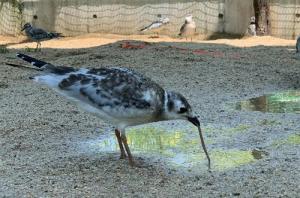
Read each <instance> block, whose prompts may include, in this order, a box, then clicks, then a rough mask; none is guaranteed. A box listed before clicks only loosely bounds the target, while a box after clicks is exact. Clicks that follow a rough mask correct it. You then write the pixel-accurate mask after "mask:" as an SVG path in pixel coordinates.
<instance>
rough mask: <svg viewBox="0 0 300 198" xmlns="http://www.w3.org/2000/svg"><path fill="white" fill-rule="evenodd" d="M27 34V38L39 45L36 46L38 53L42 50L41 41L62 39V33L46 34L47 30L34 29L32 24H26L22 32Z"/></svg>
mask: <svg viewBox="0 0 300 198" xmlns="http://www.w3.org/2000/svg"><path fill="white" fill-rule="evenodd" d="M24 30H25V33H26V36H27V37H28V38H29V39H31V40H32V41H35V42H36V43H37V45H36V51H37V50H38V49H39V47H40V48H41V46H42V44H41V41H45V40H50V39H53V38H58V37H61V36H62V35H61V33H56V32H46V31H45V30H43V29H41V28H35V27H32V25H31V24H30V23H25V25H24V26H23V28H22V30H21V31H24Z"/></svg>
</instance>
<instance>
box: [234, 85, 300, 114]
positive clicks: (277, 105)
mask: <svg viewBox="0 0 300 198" xmlns="http://www.w3.org/2000/svg"><path fill="white" fill-rule="evenodd" d="M235 107H236V109H238V110H250V111H262V112H271V113H300V91H299V90H298V91H297V90H294V91H285V92H279V93H274V94H268V95H264V96H260V97H257V98H251V99H249V100H246V101H241V102H238V103H237V104H236V106H235Z"/></svg>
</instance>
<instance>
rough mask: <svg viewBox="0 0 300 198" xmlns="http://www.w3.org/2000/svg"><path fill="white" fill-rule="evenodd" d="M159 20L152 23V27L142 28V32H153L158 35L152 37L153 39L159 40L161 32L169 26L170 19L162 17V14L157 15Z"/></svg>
mask: <svg viewBox="0 0 300 198" xmlns="http://www.w3.org/2000/svg"><path fill="white" fill-rule="evenodd" d="M157 17H158V20H156V21H154V22H152V23H151V24H150V25H148V26H146V27H144V28H142V29H141V30H140V31H141V32H145V31H149V30H150V31H153V32H155V33H156V36H152V37H151V38H159V32H160V31H161V30H162V29H163V27H164V26H165V25H167V24H168V23H169V22H170V19H169V18H168V17H162V16H161V15H160V14H159V15H157Z"/></svg>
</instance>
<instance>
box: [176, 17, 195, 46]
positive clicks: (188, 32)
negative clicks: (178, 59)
mask: <svg viewBox="0 0 300 198" xmlns="http://www.w3.org/2000/svg"><path fill="white" fill-rule="evenodd" d="M195 33H196V23H195V21H193V16H192V15H188V16H186V17H185V22H184V24H183V25H182V26H181V28H180V33H179V34H178V35H179V36H184V37H185V38H186V40H187V38H188V37H191V41H192V39H193V36H194V35H195Z"/></svg>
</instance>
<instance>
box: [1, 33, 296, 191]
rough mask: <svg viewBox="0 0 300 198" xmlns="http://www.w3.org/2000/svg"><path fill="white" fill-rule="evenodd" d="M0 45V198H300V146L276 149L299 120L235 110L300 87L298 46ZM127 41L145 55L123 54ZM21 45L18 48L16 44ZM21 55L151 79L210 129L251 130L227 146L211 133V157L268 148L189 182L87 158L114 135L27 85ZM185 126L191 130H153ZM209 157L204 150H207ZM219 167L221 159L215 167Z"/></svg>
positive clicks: (265, 41)
mask: <svg viewBox="0 0 300 198" xmlns="http://www.w3.org/2000/svg"><path fill="white" fill-rule="evenodd" d="M22 40H23V38H12V37H0V44H9V45H8V48H9V52H8V53H0V74H1V75H0V93H1V95H0V145H1V149H0V196H1V197H91V196H97V197H186V196H188V197H232V196H240V197H298V196H299V194H300V159H299V156H300V149H299V147H300V146H299V143H297V141H294V142H292V143H286V144H285V143H284V144H277V145H275V146H274V142H276V141H277V142H278V141H282V142H284V140H286V139H288V137H290V136H291V135H299V134H300V124H299V122H300V115H299V114H273V113H261V112H245V111H235V110H230V109H228V108H227V107H226V105H227V104H228V103H231V102H237V101H240V100H244V99H248V98H251V97H256V96H260V95H263V94H265V93H271V92H276V91H281V90H287V89H299V88H300V61H299V60H296V59H294V53H295V49H294V48H295V47H294V46H295V41H292V40H283V39H278V38H273V37H256V38H247V39H220V40H214V41H195V42H185V40H178V39H174V38H168V37H162V38H160V39H148V38H147V36H116V35H96V34H93V35H86V36H80V37H74V38H63V39H59V40H52V41H46V42H43V44H42V46H43V47H44V49H43V50H42V52H28V48H27V49H26V47H34V46H35V44H34V43H22V44H18V42H20V41H22ZM123 40H143V41H147V42H150V43H146V44H144V43H143V42H135V43H134V45H135V46H139V45H140V46H143V48H142V49H124V48H121V47H120V46H122V44H123V46H124V43H125V41H123ZM13 43H15V44H13ZM19 51H20V52H23V53H27V54H30V55H32V56H35V57H38V58H40V59H43V60H45V61H49V62H51V63H53V64H57V65H71V66H74V67H82V66H86V67H101V66H115V65H117V66H124V67H129V68H132V69H134V70H136V71H138V72H141V73H143V74H145V75H146V76H148V77H150V78H152V79H153V80H154V81H156V82H158V83H159V84H161V85H162V86H163V87H165V88H166V89H168V90H176V91H178V92H181V93H182V94H183V95H185V96H186V97H187V98H188V99H189V101H190V103H191V104H192V106H193V109H194V111H195V112H196V114H198V115H199V116H200V119H201V121H202V123H203V125H204V128H206V127H207V126H212V127H213V128H214V129H220V128H221V129H222V128H230V127H231V128H232V127H236V126H241V125H247V126H249V127H248V128H247V129H246V130H245V131H243V133H236V134H233V135H231V136H230V138H225V139H224V138H223V139H222V137H223V136H224V134H223V132H222V130H218V132H217V133H211V134H207V133H206V134H205V136H206V137H207V138H209V139H211V140H214V141H213V142H214V143H211V144H209V143H208V144H207V146H208V150H212V149H241V150H248V149H255V148H257V149H260V150H263V151H264V152H265V153H267V155H266V156H264V157H263V158H262V159H260V160H257V161H256V162H254V163H250V164H246V165H243V166H237V167H233V168H230V169H226V170H223V171H217V170H213V172H212V173H209V172H206V171H204V172H201V173H190V174H187V173H183V172H182V171H180V170H177V169H173V168H172V169H171V168H169V167H168V166H166V165H165V163H164V161H160V160H155V159H151V158H149V157H147V156H144V155H138V156H136V159H137V161H138V162H139V163H141V164H143V165H145V167H144V168H131V167H129V165H128V163H127V161H125V160H119V159H118V156H119V153H117V152H115V153H105V152H100V151H99V152H88V151H87V150H82V149H81V147H79V146H78V145H79V143H81V142H86V141H89V140H93V139H97V138H98V137H99V135H100V134H103V133H107V134H109V133H110V134H111V135H114V133H113V127H112V126H110V125H109V124H106V123H104V122H102V121H101V120H99V119H98V118H96V117H94V116H92V115H89V114H87V113H85V112H84V111H82V110H80V109H79V108H77V107H76V106H74V105H73V104H72V103H70V102H68V101H67V100H66V99H65V98H63V97H62V96H59V95H58V94H56V93H55V92H54V91H52V90H50V89H49V88H47V87H45V86H42V85H39V84H35V83H34V82H32V81H31V80H29V77H30V76H33V75H34V74H36V73H37V71H33V70H28V69H23V68H11V67H8V66H6V65H5V64H4V62H13V63H19V64H23V63H22V62H20V61H19V60H17V59H16V58H15V53H16V52H19ZM154 125H156V126H163V127H175V128H176V127H177V126H178V127H180V125H186V123H185V122H179V121H178V122H177V121H173V122H164V123H155V124H154ZM199 152H202V151H199ZM212 160H213V161H214V159H212Z"/></svg>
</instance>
